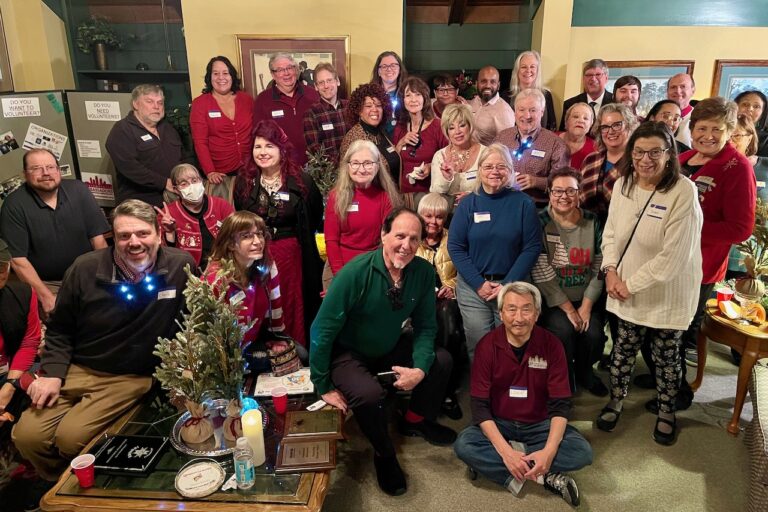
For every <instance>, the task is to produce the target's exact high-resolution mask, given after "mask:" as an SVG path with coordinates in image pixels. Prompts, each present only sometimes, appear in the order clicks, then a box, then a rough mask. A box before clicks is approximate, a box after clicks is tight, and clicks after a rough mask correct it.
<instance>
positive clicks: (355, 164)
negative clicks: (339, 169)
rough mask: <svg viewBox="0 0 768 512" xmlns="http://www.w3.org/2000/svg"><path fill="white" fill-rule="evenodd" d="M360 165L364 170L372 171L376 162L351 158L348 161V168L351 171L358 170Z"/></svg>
mask: <svg viewBox="0 0 768 512" xmlns="http://www.w3.org/2000/svg"><path fill="white" fill-rule="evenodd" d="M360 166H362V167H363V169H365V170H366V171H372V170H373V168H374V167H375V166H376V162H371V161H370V160H366V161H365V162H356V161H354V160H353V161H351V162H349V168H350V169H352V170H353V171H358V170H360Z"/></svg>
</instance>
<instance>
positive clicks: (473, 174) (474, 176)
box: [464, 171, 477, 181]
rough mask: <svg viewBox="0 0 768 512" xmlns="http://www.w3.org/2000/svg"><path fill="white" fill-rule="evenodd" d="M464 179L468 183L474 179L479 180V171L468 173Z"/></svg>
mask: <svg viewBox="0 0 768 512" xmlns="http://www.w3.org/2000/svg"><path fill="white" fill-rule="evenodd" d="M464 179H465V180H467V181H472V180H474V179H477V171H467V172H465V173H464Z"/></svg>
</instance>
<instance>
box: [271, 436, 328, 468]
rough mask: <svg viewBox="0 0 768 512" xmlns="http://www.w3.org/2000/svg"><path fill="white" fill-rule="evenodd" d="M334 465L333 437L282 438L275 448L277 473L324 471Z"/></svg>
mask: <svg viewBox="0 0 768 512" xmlns="http://www.w3.org/2000/svg"><path fill="white" fill-rule="evenodd" d="M335 467H336V441H335V440H334V439H283V440H282V441H281V442H280V447H279V448H278V450H277V460H276V461H275V473H277V474H283V473H302V472H310V471H312V472H314V471H325V470H330V469H334V468H335Z"/></svg>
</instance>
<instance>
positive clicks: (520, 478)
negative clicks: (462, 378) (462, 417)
mask: <svg viewBox="0 0 768 512" xmlns="http://www.w3.org/2000/svg"><path fill="white" fill-rule="evenodd" d="M497 301H498V307H499V314H500V315H501V320H502V322H503V325H500V326H499V327H497V328H496V329H494V330H493V331H491V332H489V333H488V334H486V335H485V336H484V337H483V338H482V339H481V340H480V342H479V343H478V345H477V348H476V349H475V360H474V363H473V365H472V376H471V384H470V397H471V401H470V405H471V407H472V421H473V424H474V425H473V426H471V427H468V428H466V429H465V430H464V431H463V432H461V434H459V437H458V439H457V440H456V443H455V444H454V450H455V451H456V455H458V457H459V458H460V459H461V460H463V461H464V462H465V463H467V465H469V468H470V470H471V471H472V472H474V471H477V472H479V473H481V474H482V475H484V476H485V477H487V478H488V479H490V480H493V481H494V482H497V483H499V484H501V485H503V486H505V487H506V488H507V489H509V490H510V491H511V492H513V493H514V494H515V495H517V493H518V492H519V490H520V489H521V488H522V485H523V483H525V480H526V479H527V480H533V481H534V482H537V483H539V484H543V485H544V487H545V488H547V489H548V490H550V491H552V492H553V493H555V494H559V495H561V496H562V497H563V499H564V500H565V501H567V502H568V503H570V504H571V505H574V506H577V505H578V504H579V489H578V488H577V487H576V482H575V481H574V480H573V478H571V477H570V476H568V475H566V474H563V473H562V472H563V471H574V470H577V469H580V468H582V467H584V466H586V465H588V464H591V463H592V448H591V447H590V445H589V443H588V442H587V440H586V439H584V437H582V435H581V434H580V433H579V431H578V430H576V429H575V428H574V427H572V426H570V425H568V415H569V413H570V411H571V400H570V396H571V391H570V387H569V386H568V365H567V364H566V360H565V352H564V350H563V345H562V343H560V341H559V340H558V339H557V338H556V337H555V336H554V335H553V334H552V333H550V332H549V331H547V330H546V329H543V328H541V327H539V326H537V325H536V319H537V318H538V317H539V313H540V312H541V295H540V294H539V291H538V290H537V289H536V287H534V286H533V285H531V284H528V283H523V282H515V283H509V284H507V285H505V286H504V287H503V288H502V289H501V292H499V295H498V299H497Z"/></svg>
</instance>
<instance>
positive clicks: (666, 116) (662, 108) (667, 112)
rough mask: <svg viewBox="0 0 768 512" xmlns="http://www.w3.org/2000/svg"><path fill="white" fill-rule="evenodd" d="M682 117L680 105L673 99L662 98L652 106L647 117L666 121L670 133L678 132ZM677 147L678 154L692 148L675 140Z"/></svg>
mask: <svg viewBox="0 0 768 512" xmlns="http://www.w3.org/2000/svg"><path fill="white" fill-rule="evenodd" d="M682 119H683V118H682V114H681V110H680V105H678V104H677V102H676V101H673V100H661V101H658V102H656V104H655V105H654V106H652V107H651V110H649V111H648V115H647V116H646V118H645V120H646V121H655V122H657V123H664V124H665V125H666V126H667V128H668V129H669V133H671V134H672V135H674V134H675V133H677V128H678V127H679V126H680V121H681V120H682ZM675 147H676V148H677V154H678V155H682V154H683V153H685V152H686V151H689V150H690V149H691V148H689V147H688V146H686V145H685V144H684V143H682V142H680V141H679V140H675Z"/></svg>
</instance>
